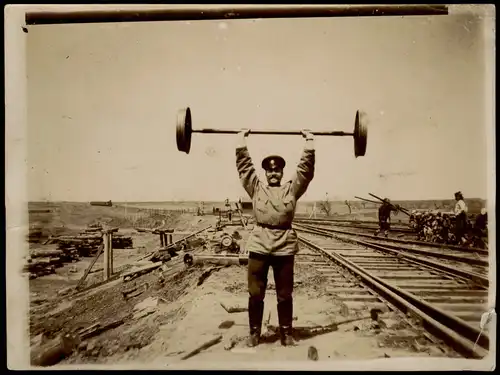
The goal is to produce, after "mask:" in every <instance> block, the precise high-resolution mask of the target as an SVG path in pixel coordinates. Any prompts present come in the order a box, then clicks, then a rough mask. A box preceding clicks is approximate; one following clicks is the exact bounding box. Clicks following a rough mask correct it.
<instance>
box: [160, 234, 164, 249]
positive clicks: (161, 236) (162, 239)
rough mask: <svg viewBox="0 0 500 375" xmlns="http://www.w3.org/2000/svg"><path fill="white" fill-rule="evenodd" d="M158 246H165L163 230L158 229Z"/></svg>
mask: <svg viewBox="0 0 500 375" xmlns="http://www.w3.org/2000/svg"><path fill="white" fill-rule="evenodd" d="M159 233H160V246H161V247H163V246H165V232H163V231H160V232H159Z"/></svg>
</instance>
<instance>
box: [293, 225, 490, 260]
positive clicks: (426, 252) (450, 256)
mask: <svg viewBox="0 0 500 375" xmlns="http://www.w3.org/2000/svg"><path fill="white" fill-rule="evenodd" d="M299 225H300V224H299ZM302 225H304V226H305V227H308V228H310V229H313V230H321V231H326V232H335V233H343V234H347V235H349V236H358V233H352V232H351V233H346V232H343V231H339V230H335V229H330V228H325V229H323V228H321V229H320V228H317V227H313V226H310V225H307V224H302ZM358 241H361V240H358ZM365 243H369V244H373V245H379V244H377V243H375V242H367V241H365ZM382 246H385V247H387V248H392V249H401V250H404V251H407V252H410V253H415V254H420V255H425V256H429V257H435V258H441V259H447V260H453V261H455V262H461V263H469V264H474V265H476V266H485V267H487V266H488V265H489V263H488V261H485V260H482V259H475V258H465V257H461V256H458V255H453V254H443V253H437V252H434V251H429V250H419V249H413V248H411V247H406V246H395V245H389V244H383V245H382Z"/></svg>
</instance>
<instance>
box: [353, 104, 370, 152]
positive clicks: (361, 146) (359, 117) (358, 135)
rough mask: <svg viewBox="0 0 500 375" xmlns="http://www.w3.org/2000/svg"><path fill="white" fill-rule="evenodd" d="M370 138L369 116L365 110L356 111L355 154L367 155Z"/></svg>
mask: <svg viewBox="0 0 500 375" xmlns="http://www.w3.org/2000/svg"><path fill="white" fill-rule="evenodd" d="M367 139H368V116H367V114H366V113H365V112H363V111H360V110H358V111H356V119H355V120H354V156H356V157H358V156H365V153H366V144H367Z"/></svg>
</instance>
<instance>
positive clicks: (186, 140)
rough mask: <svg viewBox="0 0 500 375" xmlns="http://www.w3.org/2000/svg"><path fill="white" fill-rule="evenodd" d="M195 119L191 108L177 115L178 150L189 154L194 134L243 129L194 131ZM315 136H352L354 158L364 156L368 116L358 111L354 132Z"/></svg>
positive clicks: (286, 132) (274, 132) (272, 132)
mask: <svg viewBox="0 0 500 375" xmlns="http://www.w3.org/2000/svg"><path fill="white" fill-rule="evenodd" d="M192 124H193V119H192V116H191V109H190V108H189V107H187V108H183V109H181V110H179V112H178V114H177V127H176V139H177V149H178V150H179V151H181V152H185V153H186V154H189V151H190V150H191V136H192V134H193V133H203V134H238V133H239V132H241V129H238V130H235V129H193V127H192ZM311 133H313V134H314V135H315V136H318V135H319V136H336V137H344V136H351V137H353V138H354V156H355V157H358V156H364V155H365V153H366V142H367V138H368V116H367V115H366V113H365V112H363V111H361V110H357V111H356V117H355V119H354V131H353V132H344V131H337V130H334V131H314V130H312V131H311ZM250 134H261V135H302V133H301V132H300V131H290V130H250Z"/></svg>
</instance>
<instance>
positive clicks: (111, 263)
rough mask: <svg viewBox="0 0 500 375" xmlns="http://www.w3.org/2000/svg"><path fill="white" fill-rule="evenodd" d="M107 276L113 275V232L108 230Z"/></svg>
mask: <svg viewBox="0 0 500 375" xmlns="http://www.w3.org/2000/svg"><path fill="white" fill-rule="evenodd" d="M108 242H109V277H111V276H113V269H114V267H113V232H109V235H108Z"/></svg>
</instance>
